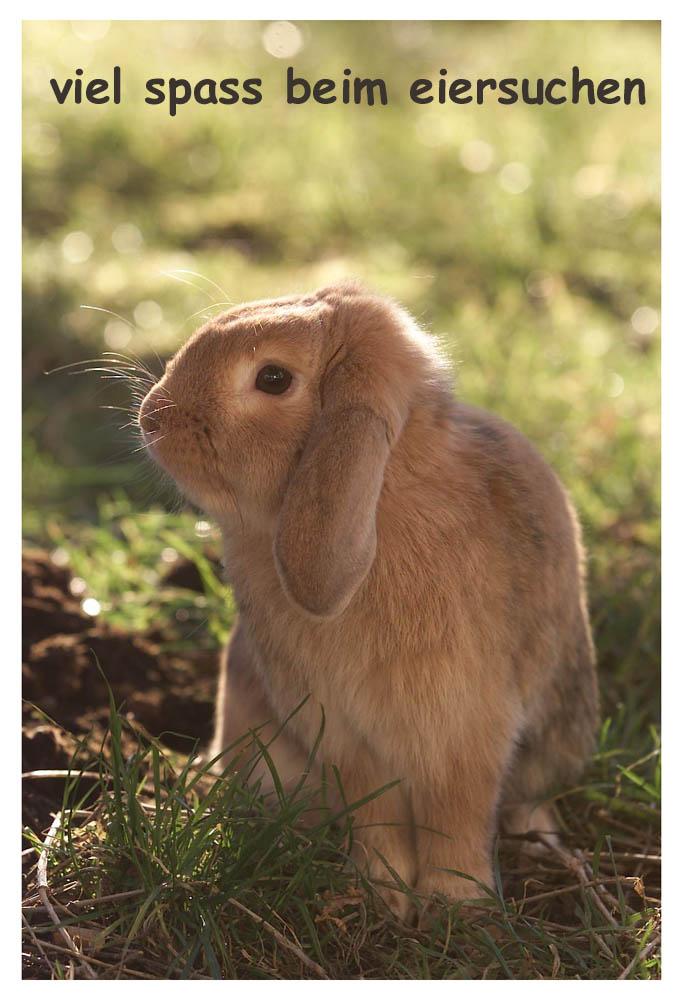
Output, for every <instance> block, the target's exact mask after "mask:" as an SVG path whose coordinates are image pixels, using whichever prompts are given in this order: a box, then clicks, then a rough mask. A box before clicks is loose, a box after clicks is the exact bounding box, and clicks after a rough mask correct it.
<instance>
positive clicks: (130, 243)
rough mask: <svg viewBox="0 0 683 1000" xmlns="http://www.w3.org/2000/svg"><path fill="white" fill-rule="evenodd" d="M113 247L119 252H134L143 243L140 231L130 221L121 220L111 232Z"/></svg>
mask: <svg viewBox="0 0 683 1000" xmlns="http://www.w3.org/2000/svg"><path fill="white" fill-rule="evenodd" d="M111 241H112V243H113V244H114V249H115V250H118V252H119V253H136V252H137V251H138V250H140V249H141V247H142V246H143V245H144V242H145V241H144V240H143V238H142V233H141V232H140V230H139V229H138V227H137V226H134V225H133V223H132V222H122V223H121V225H120V226H117V227H116V229H115V230H114V232H113V233H112V234H111Z"/></svg>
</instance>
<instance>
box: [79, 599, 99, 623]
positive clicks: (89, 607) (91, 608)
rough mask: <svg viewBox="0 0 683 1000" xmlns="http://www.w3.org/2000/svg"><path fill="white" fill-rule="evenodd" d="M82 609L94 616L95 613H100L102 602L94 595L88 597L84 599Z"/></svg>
mask: <svg viewBox="0 0 683 1000" xmlns="http://www.w3.org/2000/svg"><path fill="white" fill-rule="evenodd" d="M81 610H82V611H83V612H84V613H85V614H86V615H90V617H91V618H94V617H95V615H99V613H100V602H99V601H96V600H95V598H94V597H86V599H85V600H84V601H81Z"/></svg>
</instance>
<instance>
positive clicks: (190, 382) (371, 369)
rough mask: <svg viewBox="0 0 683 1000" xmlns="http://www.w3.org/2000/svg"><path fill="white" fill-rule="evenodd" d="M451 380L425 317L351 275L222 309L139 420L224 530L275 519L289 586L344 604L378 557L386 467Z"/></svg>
mask: <svg viewBox="0 0 683 1000" xmlns="http://www.w3.org/2000/svg"><path fill="white" fill-rule="evenodd" d="M442 383H443V365H442V362H441V360H440V358H439V356H438V354H437V352H436V350H435V348H434V346H433V343H432V341H431V339H430V338H429V337H427V336H426V335H425V334H423V333H422V332H421V331H420V330H418V328H417V327H416V326H415V324H414V322H413V320H412V319H411V318H410V317H409V316H408V315H407V314H406V313H404V312H403V311H402V310H400V309H399V308H398V307H397V306H395V305H394V304H393V303H391V302H389V301H388V300H386V299H384V298H380V297H378V296H374V295H372V294H370V293H367V292H365V291H364V290H363V289H362V288H359V287H358V286H356V285H349V284H343V285H337V286H333V287H331V288H327V289H322V290H321V291H319V292H316V293H315V294H313V295H308V296H293V297H289V298H285V299H279V300H272V301H263V302H256V303H252V304H249V305H247V306H243V307H238V308H236V309H233V310H231V311H230V312H227V313H224V314H222V315H221V316H219V317H218V318H216V319H214V320H211V321H210V322H209V323H207V324H206V325H205V326H203V327H202V328H201V329H199V330H198V331H197V332H196V333H195V334H194V335H193V336H192V337H191V338H190V340H189V341H188V342H187V343H186V344H185V345H184V346H183V347H182V348H181V350H180V351H179V352H178V353H177V354H176V355H175V357H174V358H173V359H172V360H171V361H170V362H169V364H168V366H167V368H166V373H165V374H164V376H163V378H162V379H161V380H160V381H159V383H158V384H157V385H156V386H154V388H153V389H152V390H151V391H150V393H149V394H148V395H147V397H146V399H145V400H144V401H143V404H142V407H141V410H140V418H139V420H140V427H141V429H142V433H143V436H144V439H145V443H146V445H147V446H148V448H149V451H150V452H151V454H152V455H153V457H154V458H155V459H156V460H157V461H158V462H159V463H160V464H161V465H162V466H163V467H164V468H165V469H166V471H167V472H169V473H170V474H171V476H172V477H173V478H174V479H175V480H176V482H177V483H178V485H179V486H180V488H181V489H182V490H183V491H184V492H185V493H186V494H187V495H188V497H189V498H190V499H191V500H193V501H194V502H195V503H197V504H198V505H199V506H201V507H203V508H204V509H206V510H208V511H209V512H210V513H211V514H212V515H213V516H215V517H216V518H217V520H218V521H219V522H220V523H221V526H222V527H223V529H224V531H226V532H228V533H229V532H230V530H238V526H239V525H240V524H241V526H242V529H244V524H245V521H246V522H247V523H250V524H252V525H254V526H256V527H260V529H261V530H272V532H273V537H274V556H275V562H276V566H277V569H278V573H279V575H280V579H281V582H282V585H283V587H284V589H285V592H286V593H287V595H288V596H289V598H290V599H291V600H292V601H293V602H294V604H296V605H297V606H298V607H300V608H302V609H304V610H305V611H307V612H309V613H310V614H313V615H315V616H320V617H330V616H334V615H337V614H339V613H340V612H341V611H342V610H343V609H344V608H345V607H346V605H347V604H348V602H349V601H350V599H351V597H352V596H353V594H354V593H355V591H356V589H357V588H358V586H359V585H360V583H361V582H362V581H363V579H364V577H365V575H366V574H367V572H368V570H369V568H370V566H371V564H372V561H373V559H374V555H375V545H376V533H375V511H376V507H377V502H378V498H379V494H380V491H381V488H382V482H383V476H384V470H385V466H386V464H387V461H388V459H389V456H390V454H391V452H392V449H393V448H394V445H395V444H396V442H397V440H398V439H399V437H400V435H401V432H402V429H403V427H404V424H405V422H406V419H407V418H408V415H409V413H410V410H411V407H412V405H413V404H414V403H415V402H416V401H417V397H419V396H420V394H424V393H426V392H429V391H433V390H434V386H435V385H441V384H442ZM444 389H445V391H446V392H448V389H447V387H444Z"/></svg>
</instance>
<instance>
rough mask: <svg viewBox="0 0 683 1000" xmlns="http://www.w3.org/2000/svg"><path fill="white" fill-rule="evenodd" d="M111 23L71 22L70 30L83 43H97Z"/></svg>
mask: <svg viewBox="0 0 683 1000" xmlns="http://www.w3.org/2000/svg"><path fill="white" fill-rule="evenodd" d="M110 26H111V21H72V22H71V30H72V31H73V33H74V35H75V36H76V38H80V39H81V40H82V41H84V42H99V40H100V39H101V38H104V36H105V35H106V34H107V32H108V31H109V28H110Z"/></svg>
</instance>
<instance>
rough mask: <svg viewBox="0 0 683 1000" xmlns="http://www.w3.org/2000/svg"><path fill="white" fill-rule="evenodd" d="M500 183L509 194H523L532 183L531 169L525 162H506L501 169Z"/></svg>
mask: <svg viewBox="0 0 683 1000" xmlns="http://www.w3.org/2000/svg"><path fill="white" fill-rule="evenodd" d="M498 183H499V184H500V186H501V187H502V188H503V190H504V191H507V192H508V194H522V192H524V191H526V189H527V188H528V187H529V185H530V184H531V171H530V170H529V168H528V167H527V165H526V164H525V163H518V162H517V161H513V162H512V163H506V164H505V166H504V167H501V169H500V173H499V174H498Z"/></svg>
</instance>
